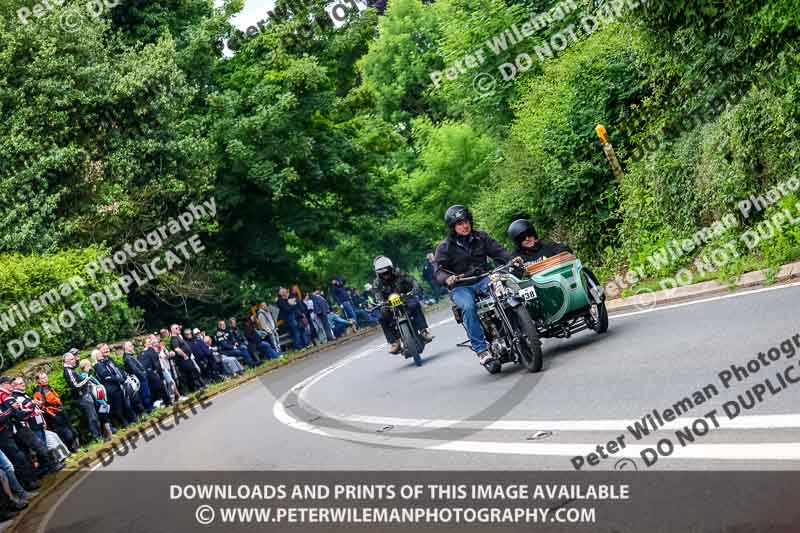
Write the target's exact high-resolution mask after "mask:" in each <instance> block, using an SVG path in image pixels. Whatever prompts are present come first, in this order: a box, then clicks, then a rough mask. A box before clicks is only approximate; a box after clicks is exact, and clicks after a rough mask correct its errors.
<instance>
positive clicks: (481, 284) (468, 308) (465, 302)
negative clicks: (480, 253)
mask: <svg viewBox="0 0 800 533" xmlns="http://www.w3.org/2000/svg"><path fill="white" fill-rule="evenodd" d="M488 288H489V278H488V277H486V278H483V279H482V280H480V281H478V282H477V283H474V284H472V285H462V286H460V287H456V288H455V289H453V290H452V291H451V292H450V299H451V300H452V301H453V303H454V304H456V306H458V308H459V309H460V310H461V315H462V316H463V317H464V329H466V330H467V336H468V337H469V342H470V344H472V349H473V350H475V353H481V352H485V351H486V350H487V349H488V348H489V347H488V345H487V344H486V336H485V335H484V334H483V328H481V322H480V320H478V308H477V306H476V305H475V295H476V294H477V293H478V292H484V291H486V289H488Z"/></svg>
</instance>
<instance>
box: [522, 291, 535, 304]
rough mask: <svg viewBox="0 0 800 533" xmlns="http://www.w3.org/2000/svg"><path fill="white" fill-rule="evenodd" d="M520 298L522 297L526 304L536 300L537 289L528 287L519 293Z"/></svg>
mask: <svg viewBox="0 0 800 533" xmlns="http://www.w3.org/2000/svg"><path fill="white" fill-rule="evenodd" d="M519 295H520V297H522V298H523V299H524V300H525V301H526V302H527V301H529V300H533V299H534V298H536V288H535V287H527V288H525V289H522V290H520V291H519Z"/></svg>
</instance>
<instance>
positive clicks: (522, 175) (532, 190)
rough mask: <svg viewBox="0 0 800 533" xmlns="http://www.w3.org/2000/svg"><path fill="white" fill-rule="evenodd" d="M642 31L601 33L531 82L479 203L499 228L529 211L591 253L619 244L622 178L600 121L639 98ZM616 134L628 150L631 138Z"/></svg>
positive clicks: (612, 119) (615, 117)
mask: <svg viewBox="0 0 800 533" xmlns="http://www.w3.org/2000/svg"><path fill="white" fill-rule="evenodd" d="M637 45H638V36H637V34H636V33H631V32H629V31H628V30H626V28H624V27H622V26H615V27H612V28H609V30H608V31H604V32H598V33H595V34H593V35H592V36H590V37H589V38H588V39H586V40H585V41H583V42H581V43H579V44H576V45H573V46H572V47H570V48H569V49H568V50H567V51H565V52H564V53H563V54H562V55H561V56H559V58H558V60H556V61H550V62H548V63H546V64H545V67H544V73H543V74H542V76H541V77H538V78H531V79H530V80H529V81H528V82H527V83H526V84H524V87H523V89H522V90H521V93H522V100H521V101H520V102H519V104H518V106H517V109H516V111H517V113H516V120H515V122H514V124H513V125H512V127H511V136H510V139H509V140H508V141H507V143H506V144H505V146H504V150H503V151H504V154H505V155H504V159H503V160H502V161H501V162H500V163H499V164H498V165H497V166H496V167H495V171H494V172H493V175H494V180H493V183H492V186H491V187H486V188H485V189H484V191H483V194H482V195H481V198H480V202H479V206H478V208H477V210H478V212H479V213H480V215H481V220H483V221H485V222H484V223H485V224H487V225H488V226H489V228H490V229H491V230H493V231H494V232H495V233H498V234H500V233H505V230H506V228H507V226H508V224H509V223H510V222H511V219H512V218H513V217H514V216H516V215H519V214H525V215H528V216H529V217H530V218H532V219H533V221H534V223H535V224H536V225H537V226H538V227H540V229H541V230H542V233H544V234H548V233H551V234H552V235H553V236H557V237H559V238H562V239H566V240H568V241H569V242H570V243H571V244H573V245H574V246H575V247H577V248H578V250H579V251H580V252H581V253H582V254H584V255H585V256H586V257H594V258H598V257H600V256H601V255H602V253H603V250H604V248H606V247H607V246H611V245H613V244H614V243H615V242H616V231H615V228H616V225H617V224H618V222H619V219H618V213H617V208H618V205H617V187H618V185H617V183H616V180H615V178H614V176H613V175H612V173H611V170H610V169H609V166H608V163H607V161H606V160H605V157H604V155H603V152H602V150H601V149H600V146H599V145H598V143H597V135H596V133H595V126H596V125H597V124H598V123H604V124H606V125H612V124H615V123H616V122H618V121H619V120H620V119H621V118H622V117H623V115H624V111H625V109H626V108H627V107H628V106H629V105H630V104H631V103H632V102H634V101H636V99H637V97H638V92H639V89H640V85H641V80H640V79H639V75H638V73H637V72H636V71H635V70H634V64H635V61H636V57H637ZM610 131H612V140H613V141H614V142H615V145H616V146H618V147H619V149H620V152H621V153H624V147H625V138H624V137H623V136H621V135H620V134H619V133H617V132H614V130H613V129H612V130H610Z"/></svg>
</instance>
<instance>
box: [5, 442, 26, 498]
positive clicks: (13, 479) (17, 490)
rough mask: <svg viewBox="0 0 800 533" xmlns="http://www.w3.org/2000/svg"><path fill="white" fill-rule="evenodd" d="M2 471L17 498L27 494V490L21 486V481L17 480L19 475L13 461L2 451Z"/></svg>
mask: <svg viewBox="0 0 800 533" xmlns="http://www.w3.org/2000/svg"><path fill="white" fill-rule="evenodd" d="M0 470H2V471H3V473H4V474H5V475H6V479H8V486H9V488H11V492H13V493H14V495H15V496H19V497H22V496H23V495H24V494H25V489H23V488H22V485H20V484H19V480H17V475H16V474H15V473H14V465H12V464H11V461H9V460H8V457H6V454H4V453H3V452H2V451H0Z"/></svg>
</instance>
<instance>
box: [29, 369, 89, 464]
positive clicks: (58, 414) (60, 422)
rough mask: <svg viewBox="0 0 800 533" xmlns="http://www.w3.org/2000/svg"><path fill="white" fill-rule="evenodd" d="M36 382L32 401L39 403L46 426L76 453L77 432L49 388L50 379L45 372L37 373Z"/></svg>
mask: <svg viewBox="0 0 800 533" xmlns="http://www.w3.org/2000/svg"><path fill="white" fill-rule="evenodd" d="M36 381H37V384H36V387H35V388H34V389H33V399H34V400H36V401H37V402H39V407H40V408H41V409H42V410H43V411H44V420H45V422H47V426H48V427H49V428H50V429H52V430H53V431H55V432H56V433H57V434H58V436H59V438H61V440H62V441H64V442H65V443H66V444H67V446H68V447H69V449H70V451H73V452H74V451H76V450H77V449H78V448H79V447H80V443H79V442H78V432H77V431H76V430H75V428H74V427H72V422H71V421H70V419H69V416H67V413H66V412H65V411H64V404H63V403H62V401H61V397H60V396H59V395H58V392H56V390H55V389H54V388H53V387H51V386H50V379H49V377H48V376H47V373H46V372H39V374H37V376H36Z"/></svg>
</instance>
